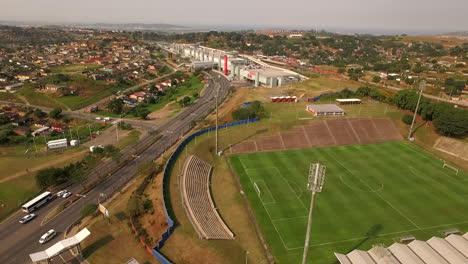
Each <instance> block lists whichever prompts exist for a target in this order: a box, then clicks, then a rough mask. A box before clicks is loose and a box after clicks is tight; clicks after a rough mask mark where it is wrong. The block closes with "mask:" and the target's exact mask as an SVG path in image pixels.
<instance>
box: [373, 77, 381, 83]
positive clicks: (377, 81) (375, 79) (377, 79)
mask: <svg viewBox="0 0 468 264" xmlns="http://www.w3.org/2000/svg"><path fill="white" fill-rule="evenodd" d="M381 80H382V78H380V77H379V76H374V77H373V78H372V82H375V83H379V82H380V81H381Z"/></svg>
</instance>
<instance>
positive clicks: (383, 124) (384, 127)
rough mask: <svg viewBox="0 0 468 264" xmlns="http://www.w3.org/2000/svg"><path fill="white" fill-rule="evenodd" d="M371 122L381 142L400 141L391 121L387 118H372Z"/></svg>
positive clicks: (399, 136)
mask: <svg viewBox="0 0 468 264" xmlns="http://www.w3.org/2000/svg"><path fill="white" fill-rule="evenodd" d="M372 121H373V122H374V124H375V127H376V129H377V131H378V133H379V134H380V135H381V137H382V140H383V141H387V140H401V139H402V137H401V135H400V133H398V130H397V129H396V127H395V125H394V124H393V122H392V120H390V119H387V118H373V119H372Z"/></svg>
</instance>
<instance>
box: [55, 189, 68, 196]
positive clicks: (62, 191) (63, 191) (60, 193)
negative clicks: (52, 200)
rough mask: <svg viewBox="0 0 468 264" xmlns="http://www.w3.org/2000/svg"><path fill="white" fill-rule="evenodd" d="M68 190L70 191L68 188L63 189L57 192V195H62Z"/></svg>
mask: <svg viewBox="0 0 468 264" xmlns="http://www.w3.org/2000/svg"><path fill="white" fill-rule="evenodd" d="M67 192H68V191H67V190H61V191H59V192H58V193H57V197H62V196H63V195H64V194H65V193H67Z"/></svg>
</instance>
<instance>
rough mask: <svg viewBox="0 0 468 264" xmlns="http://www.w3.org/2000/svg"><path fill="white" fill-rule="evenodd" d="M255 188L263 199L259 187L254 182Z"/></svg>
mask: <svg viewBox="0 0 468 264" xmlns="http://www.w3.org/2000/svg"><path fill="white" fill-rule="evenodd" d="M254 188H255V191H256V192H257V194H258V197H261V195H260V194H261V192H260V188H258V185H257V183H255V182H254Z"/></svg>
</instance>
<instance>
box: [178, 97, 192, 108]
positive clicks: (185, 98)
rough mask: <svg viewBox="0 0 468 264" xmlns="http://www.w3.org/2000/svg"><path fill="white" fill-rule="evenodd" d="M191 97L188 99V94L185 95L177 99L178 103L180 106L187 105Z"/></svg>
mask: <svg viewBox="0 0 468 264" xmlns="http://www.w3.org/2000/svg"><path fill="white" fill-rule="evenodd" d="M191 100H192V99H190V97H188V96H185V97H184V98H183V99H182V100H180V101H179V104H180V105H181V106H182V107H186V106H187V105H189V104H190V101H191Z"/></svg>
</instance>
